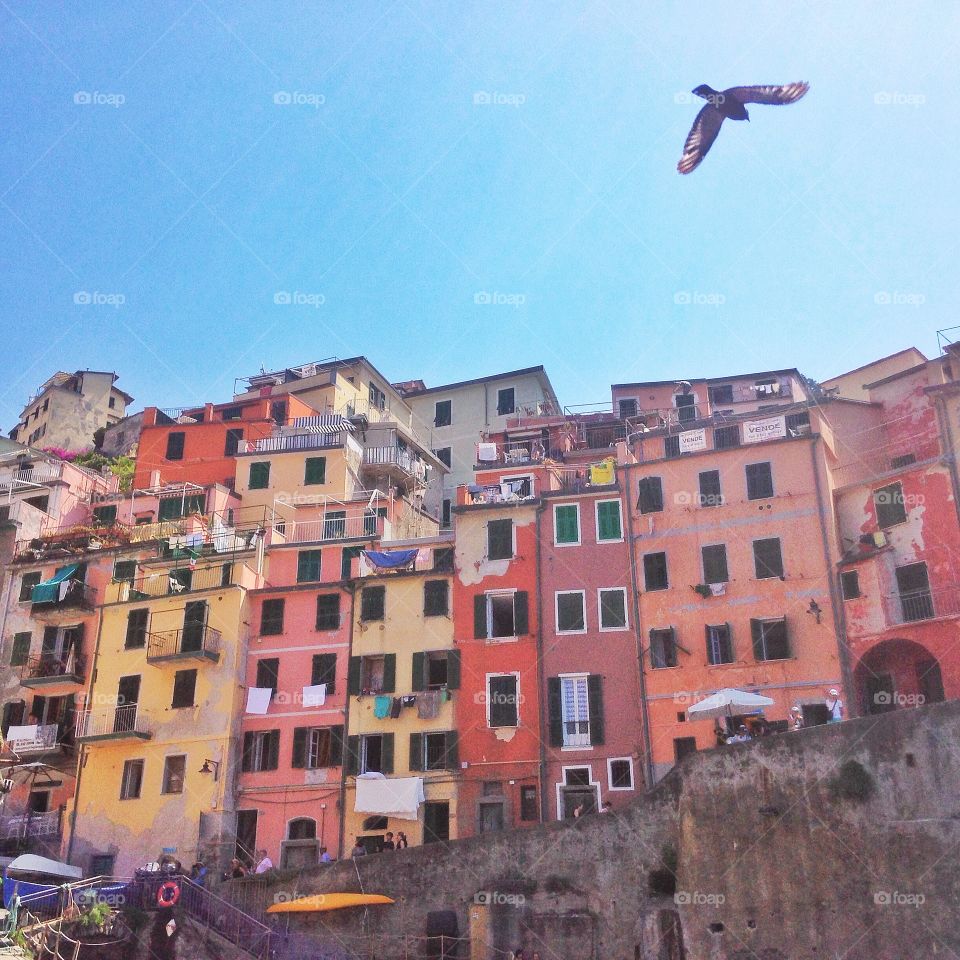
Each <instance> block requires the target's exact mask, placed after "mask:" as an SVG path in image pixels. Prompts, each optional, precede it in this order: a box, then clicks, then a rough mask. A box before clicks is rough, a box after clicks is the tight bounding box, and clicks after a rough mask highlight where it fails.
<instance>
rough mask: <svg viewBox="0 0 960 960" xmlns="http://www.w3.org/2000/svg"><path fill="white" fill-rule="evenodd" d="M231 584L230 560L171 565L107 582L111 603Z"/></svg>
mask: <svg viewBox="0 0 960 960" xmlns="http://www.w3.org/2000/svg"><path fill="white" fill-rule="evenodd" d="M232 583H233V563H232V562H229V563H224V564H218V565H216V566H212V567H197V568H196V569H195V570H191V569H190V568H189V567H175V568H172V569H171V568H166V569H159V570H157V571H155V572H154V573H150V574H147V575H145V576H141V577H136V578H134V579H133V580H119V581H115V582H114V583H113V584H111V587H112V590H111V593H115V598H112V599H110V600H108V602H113V603H128V602H130V601H138V600H150V599H151V598H153V597H171V596H176V595H178V594H181V593H191V592H196V591H197V590H214V589H216V588H217V587H229V586H230V585H231V584H232Z"/></svg>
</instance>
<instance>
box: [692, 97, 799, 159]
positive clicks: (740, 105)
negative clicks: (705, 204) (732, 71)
mask: <svg viewBox="0 0 960 960" xmlns="http://www.w3.org/2000/svg"><path fill="white" fill-rule="evenodd" d="M809 89H810V84H809V83H786V84H784V85H783V86H771V87H730V88H728V89H727V90H722V91H721V90H714V89H713V88H712V87H708V86H707V85H706V84H705V83H701V84H700V86H699V87H697V88H696V89H695V90H693V91H691V92H692V93H694V94H696V95H697V96H698V97H703V99H704V100H706V101H707V105H706V106H705V107H703V108H702V109H701V110H700V112H699V113H698V114H697V119H696V120H694V121H693V126H692V127H691V128H690V133H688V134H687V142H686V143H685V144H684V145H683V156H682V157H681V158H680V162H679V163H678V164H677V170H679V171H680V173H692V172H693V171H694V170H696V169H697V167H698V166H700V163H701V162H702V161H703V158H704V157H705V156H706V155H707V151H708V150H709V149H710V148H711V147H712V146H713V141H714V140H716V139H717V134H718V133H719V132H720V126H721V124H722V123H723V121H724V120H749V119H750V114H749V113H747V108H746V107H745V106H744V104H745V103H770V104H783V103H796V101H797V100H799V99H800V98H801V97H802V96H803V95H804V94H805V93H806V92H807V91H808V90H809Z"/></svg>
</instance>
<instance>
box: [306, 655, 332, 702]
mask: <svg viewBox="0 0 960 960" xmlns="http://www.w3.org/2000/svg"><path fill="white" fill-rule="evenodd" d="M310 683H311V684H312V685H313V686H316V685H317V684H319V683H325V684H326V685H327V695H328V696H329V695H330V694H331V693H336V689H337V655H336V654H335V653H315V654H314V655H313V662H312V664H311V668H310Z"/></svg>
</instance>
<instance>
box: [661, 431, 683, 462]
mask: <svg viewBox="0 0 960 960" xmlns="http://www.w3.org/2000/svg"><path fill="white" fill-rule="evenodd" d="M663 455H664V457H665V458H666V459H667V460H675V459H676V458H677V457H679V456H680V437H679V436H678V435H677V434H673V436H670V437H664V438H663Z"/></svg>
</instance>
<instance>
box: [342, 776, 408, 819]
mask: <svg viewBox="0 0 960 960" xmlns="http://www.w3.org/2000/svg"><path fill="white" fill-rule="evenodd" d="M423 802H424V795H423V778H422V777H391V778H389V779H387V778H386V777H384V776H383V775H381V774H366V773H363V774H360V776H359V777H357V797H356V801H355V802H354V805H353V810H354V813H372V814H377V815H378V816H381V817H396V818H397V819H398V820H416V819H417V813H418V811H419V809H420V804H421V803H423Z"/></svg>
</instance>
